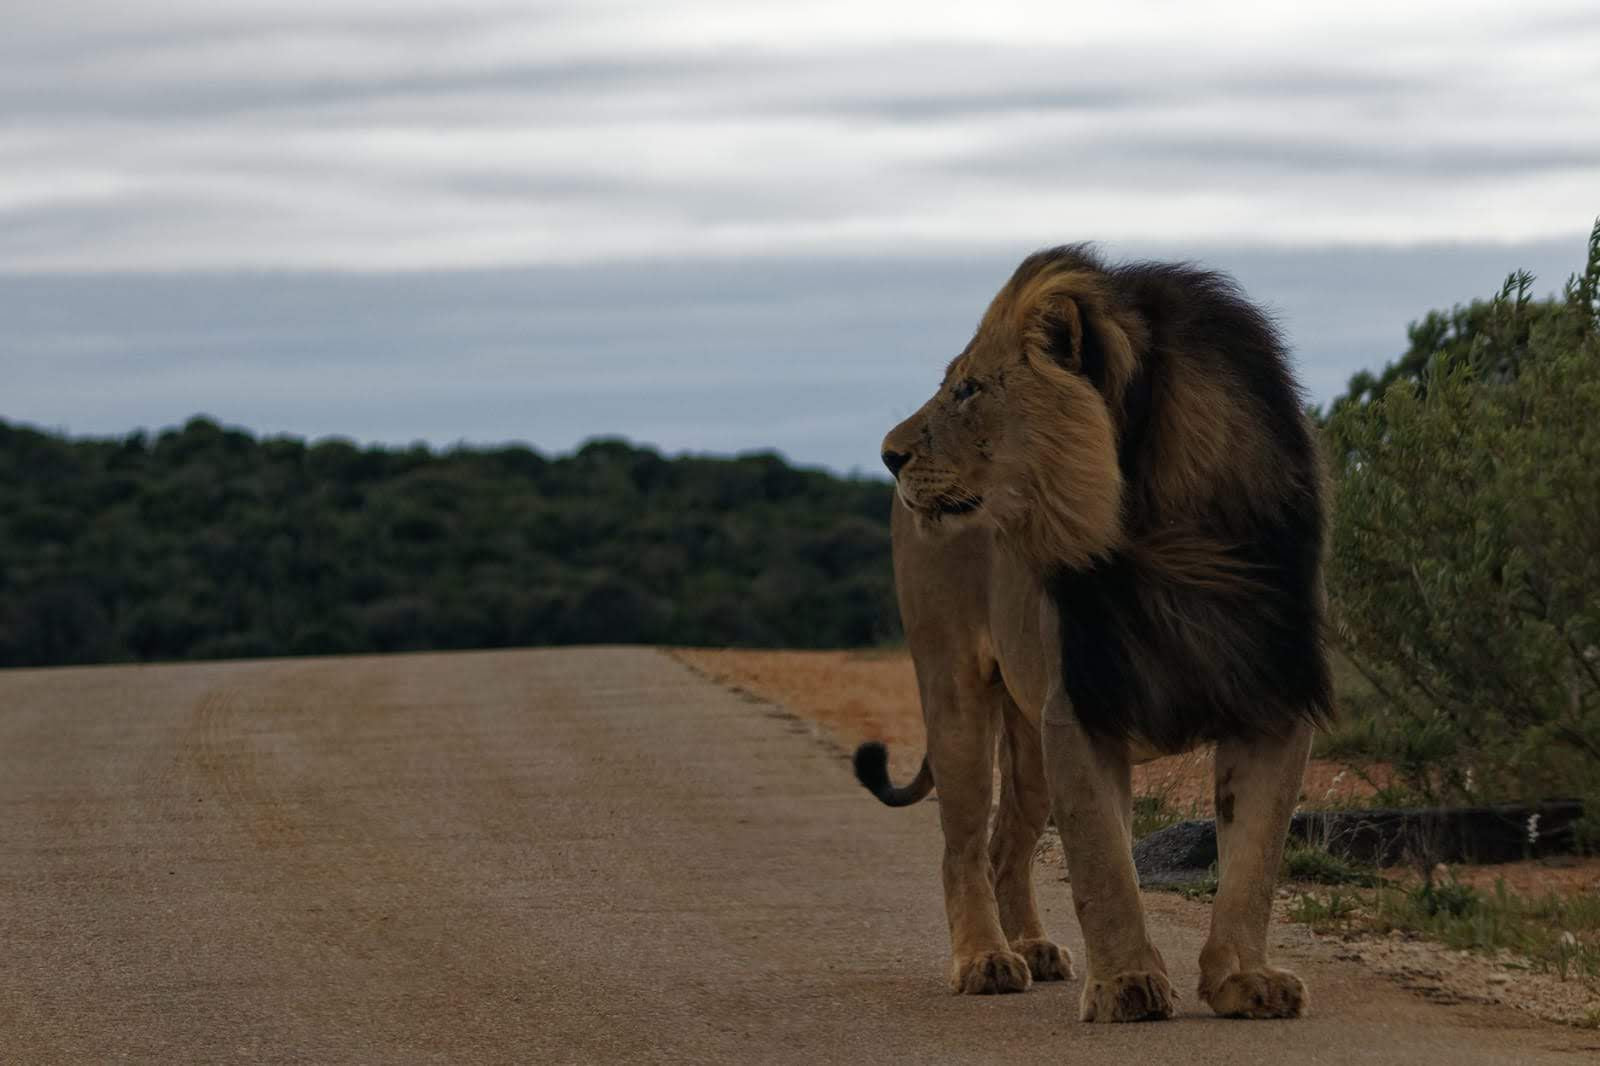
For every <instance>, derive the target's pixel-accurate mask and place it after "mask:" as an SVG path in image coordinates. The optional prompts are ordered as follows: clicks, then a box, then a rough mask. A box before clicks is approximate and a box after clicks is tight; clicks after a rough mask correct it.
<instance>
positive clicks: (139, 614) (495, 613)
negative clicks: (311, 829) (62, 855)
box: [0, 418, 899, 666]
mask: <svg viewBox="0 0 1600 1066" xmlns="http://www.w3.org/2000/svg"><path fill="white" fill-rule="evenodd" d="M889 500H890V488H889V486H888V485H887V484H886V483H885V482H882V481H876V480H867V479H849V478H838V477H834V476H832V475H830V474H828V473H826V472H823V471H817V470H804V469H798V468H796V467H793V466H790V465H789V464H788V463H786V462H785V461H784V460H783V459H781V458H779V457H778V456H776V455H772V454H753V455H745V456H740V457H738V458H734V459H707V458H697V457H683V458H666V457H663V456H661V455H659V454H657V453H656V452H654V451H652V450H650V449H648V448H640V447H634V446H631V445H629V444H625V443H622V442H619V441H595V442H592V443H590V444H588V445H586V446H585V447H583V448H582V449H580V450H579V451H577V452H576V453H575V454H572V455H565V456H557V457H547V456H544V455H541V454H540V453H538V452H536V451H533V450H532V449H529V448H524V447H504V448H488V449H478V448H451V449H447V450H443V451H440V450H433V449H429V448H426V447H422V446H417V447H411V448H399V449H395V448H377V447H358V446H356V445H355V444H352V443H350V442H349V441H344V440H322V441H316V442H311V443H308V442H306V441H303V440H298V439H295V438H291V437H270V438H258V437H255V436H252V435H251V434H249V433H245V432H242V431H240V430H237V429H230V428H226V427H223V426H220V425H218V424H217V423H215V422H213V421H211V420H209V419H205V418H196V419H194V420H192V421H190V422H189V423H188V424H187V425H185V426H184V427H183V428H181V429H172V430H166V431H164V432H161V433H157V434H153V435H150V434H145V433H136V434H133V435H131V436H128V437H125V438H120V439H115V440H105V439H100V440H94V439H75V438H68V437H64V436H61V435H59V434H55V433H47V432H41V431H38V430H34V429H30V428H26V427H22V426H15V425H7V424H5V423H3V422H0V666H45V665H55V664H68V663H94V662H117V661H138V660H174V659H212V658H232V657H251V656H271V655H320V654H330V653H344V652H388V651H409V650H421V649H440V648H443V649H449V648H492V647H503V646H517V645H533V644H574V643H589V642H593V643H600V642H606V643H616V642H624V643H626V642H638V643H674V644H708V645H732V646H744V647H791V648H799V647H849V646H859V645H870V644H876V643H879V642H881V641H885V640H889V639H893V638H894V637H896V636H897V635H898V633H899V627H898V619H897V615H896V612H895V608H894V600H893V577H892V575H891V573H890V563H889V529H888V513H889Z"/></svg>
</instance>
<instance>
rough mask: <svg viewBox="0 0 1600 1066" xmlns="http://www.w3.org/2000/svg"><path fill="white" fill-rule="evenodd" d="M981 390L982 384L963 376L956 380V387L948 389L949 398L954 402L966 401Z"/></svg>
mask: <svg viewBox="0 0 1600 1066" xmlns="http://www.w3.org/2000/svg"><path fill="white" fill-rule="evenodd" d="M982 391H983V386H982V385H980V384H978V383H977V382H976V381H973V380H972V379H971V378H965V379H963V380H961V381H958V382H957V383H956V387H955V388H953V389H951V390H950V398H951V399H952V400H954V401H955V402H956V403H966V402H967V401H968V400H970V399H972V398H973V397H974V396H976V395H978V393H980V392H982Z"/></svg>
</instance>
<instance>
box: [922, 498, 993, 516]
mask: <svg viewBox="0 0 1600 1066" xmlns="http://www.w3.org/2000/svg"><path fill="white" fill-rule="evenodd" d="M982 506H983V497H982V496H961V497H952V496H941V497H939V498H938V499H937V500H935V501H934V510H936V511H937V512H938V513H939V514H945V515H957V514H970V513H972V512H973V511H976V510H977V509H978V508H980V507H982Z"/></svg>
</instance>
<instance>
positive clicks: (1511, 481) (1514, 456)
mask: <svg viewBox="0 0 1600 1066" xmlns="http://www.w3.org/2000/svg"><path fill="white" fill-rule="evenodd" d="M1530 285H1531V279H1530V278H1529V277H1527V276H1526V275H1513V276H1512V278H1511V279H1510V280H1509V281H1508V282H1507V284H1506V287H1505V289H1504V290H1503V291H1502V292H1501V293H1500V295H1498V296H1497V297H1495V298H1494V299H1492V300H1490V301H1487V302H1486V303H1482V304H1475V305H1473V307H1472V308H1470V309H1468V310H1467V311H1458V313H1457V315H1456V316H1455V318H1453V319H1450V320H1444V319H1430V322H1432V323H1433V325H1432V326H1430V327H1429V330H1431V332H1429V333H1428V334H1427V336H1424V337H1422V338H1421V340H1420V342H1419V336H1418V331H1417V330H1416V329H1415V328H1414V330H1413V341H1414V345H1413V347H1414V349H1416V348H1417V347H1418V345H1419V343H1420V345H1421V348H1422V349H1423V350H1424V352H1425V355H1426V358H1424V359H1422V360H1420V361H1416V362H1415V365H1414V366H1412V368H1411V370H1412V371H1413V372H1414V373H1415V377H1414V378H1413V377H1411V376H1408V375H1405V374H1401V375H1396V376H1393V377H1392V380H1390V382H1389V384H1388V385H1387V387H1385V388H1383V389H1382V391H1381V392H1378V391H1376V389H1375V388H1374V387H1373V385H1372V383H1371V382H1370V381H1368V382H1360V381H1358V382H1353V383H1352V391H1351V394H1350V395H1349V396H1347V397H1346V398H1344V399H1343V400H1341V401H1340V402H1339V403H1338V404H1336V405H1335V407H1334V410H1333V413H1332V415H1331V417H1330V418H1329V420H1328V424H1327V431H1328V438H1329V442H1330V444H1331V448H1330V451H1331V456H1332V465H1333V473H1334V479H1335V500H1334V516H1335V517H1334V524H1333V530H1332V535H1331V544H1330V555H1329V564H1328V581H1329V588H1330V593H1331V615H1332V620H1333V623H1334V627H1335V632H1336V635H1337V638H1338V640H1339V643H1340V644H1341V646H1342V649H1343V651H1344V652H1345V653H1346V654H1347V655H1348V657H1349V659H1350V661H1351V663H1352V664H1353V665H1354V666H1355V667H1356V668H1357V669H1358V670H1359V671H1360V672H1361V674H1362V675H1363V676H1364V677H1365V678H1366V680H1367V681H1368V683H1369V684H1370V686H1371V690H1372V692H1371V695H1370V696H1369V697H1367V698H1366V700H1365V701H1364V703H1363V706H1361V707H1360V708H1358V711H1359V713H1360V714H1361V715H1363V716H1368V717H1370V719H1371V725H1370V729H1371V731H1372V733H1373V736H1372V737H1371V738H1370V739H1371V746H1372V747H1375V748H1377V749H1378V750H1379V752H1380V754H1381V755H1382V756H1383V757H1385V758H1387V759H1389V760H1390V761H1392V762H1393V763H1394V766H1395V769H1396V771H1397V773H1398V775H1399V779H1400V783H1401V785H1402V786H1403V787H1404V788H1405V789H1406V790H1407V791H1409V792H1412V793H1414V794H1416V795H1417V796H1419V797H1421V798H1423V799H1425V800H1430V801H1437V800H1456V799H1480V798H1495V797H1501V796H1512V795H1515V796H1519V797H1548V796H1557V795H1560V796H1585V795H1587V796H1589V797H1592V798H1594V799H1596V800H1600V785H1597V780H1600V223H1597V224H1596V226H1595V229H1594V232H1593V234H1592V235H1591V238H1590V246H1589V260H1588V264H1587V266H1586V268H1585V270H1584V272H1583V273H1582V274H1580V275H1577V276H1575V277H1574V278H1573V279H1572V280H1571V281H1570V282H1569V283H1568V285H1567V287H1566V292H1565V294H1564V296H1563V297H1562V298H1560V299H1556V300H1551V301H1545V302H1542V303H1536V302H1534V301H1532V300H1531V299H1530V298H1529V289H1530ZM1441 323H1442V324H1441ZM1358 385H1360V386H1362V387H1361V388H1357V387H1356V386H1358Z"/></svg>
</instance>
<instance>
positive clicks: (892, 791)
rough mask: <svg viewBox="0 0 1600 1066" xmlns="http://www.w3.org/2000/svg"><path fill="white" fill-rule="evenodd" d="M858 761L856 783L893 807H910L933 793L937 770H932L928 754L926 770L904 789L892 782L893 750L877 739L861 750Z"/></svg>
mask: <svg viewBox="0 0 1600 1066" xmlns="http://www.w3.org/2000/svg"><path fill="white" fill-rule="evenodd" d="M854 762H855V768H856V780H857V781H860V782H861V784H862V785H863V786H864V787H865V788H866V790H867V791H868V792H870V793H872V794H873V795H874V796H877V797H878V799H880V800H881V801H883V802H884V803H885V804H887V805H888V806H890V807H909V806H910V805H911V804H913V803H915V802H917V801H918V800H920V799H922V797H924V796H926V795H927V794H928V793H929V792H931V791H932V790H933V771H932V770H930V769H928V757H927V756H926V755H924V756H923V757H922V768H921V769H920V770H918V771H917V776H916V777H914V778H912V780H911V784H909V785H906V786H905V787H903V788H896V787H894V785H892V784H890V783H889V749H888V748H886V747H884V746H883V745H882V744H880V743H878V742H877V741H876V740H869V741H868V742H867V743H865V744H863V745H861V746H860V747H859V748H857V749H856V756H855V759H854Z"/></svg>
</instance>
